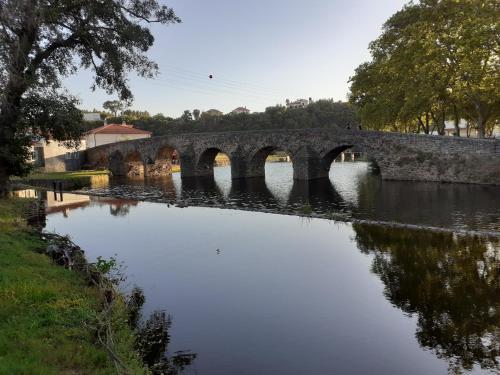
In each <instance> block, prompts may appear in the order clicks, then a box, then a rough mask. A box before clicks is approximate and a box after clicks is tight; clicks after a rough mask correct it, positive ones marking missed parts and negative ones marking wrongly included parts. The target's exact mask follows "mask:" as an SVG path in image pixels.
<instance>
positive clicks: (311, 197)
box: [46, 163, 500, 375]
mask: <svg viewBox="0 0 500 375" xmlns="http://www.w3.org/2000/svg"><path fill="white" fill-rule="evenodd" d="M267 171H268V172H269V171H270V172H272V173H268V176H269V177H268V178H267V180H266V181H265V182H264V181H255V182H253V183H246V184H243V183H238V184H231V181H230V179H229V174H228V170H227V168H217V170H216V178H215V180H213V181H208V182H200V181H198V182H194V183H193V182H189V183H187V182H183V183H182V182H181V181H180V179H179V178H178V176H174V177H173V178H172V179H163V180H156V181H148V182H147V183H146V184H145V183H144V182H143V181H115V182H113V183H112V185H111V186H109V187H104V188H100V189H96V190H93V191H92V193H93V194H100V195H107V196H98V197H96V196H88V195H71V194H64V196H62V197H61V196H59V195H56V196H55V197H54V196H53V195H52V193H48V196H47V199H48V200H47V205H48V208H47V210H48V213H49V215H48V217H47V225H46V230H48V231H55V232H57V233H61V234H69V235H70V236H71V237H72V239H73V240H74V241H75V242H76V243H78V244H79V245H80V246H81V247H82V248H84V249H85V250H86V252H87V256H88V257H89V258H90V259H91V260H92V259H95V258H96V257H97V256H105V257H109V256H113V255H115V254H116V257H117V258H118V259H119V260H120V261H122V262H123V263H124V264H125V265H126V267H127V268H126V273H127V275H128V284H127V285H126V286H125V287H131V286H133V285H138V286H140V287H142V288H143V289H144V291H145V294H146V297H147V302H146V306H145V312H146V313H148V312H151V311H153V310H157V309H165V310H167V311H168V312H169V313H170V314H171V315H172V317H173V326H172V330H171V335H172V343H171V345H170V350H171V351H176V350H191V351H193V352H196V353H198V358H197V359H196V360H195V362H194V364H193V365H192V366H191V367H190V368H189V369H188V371H187V373H195V374H223V375H224V374H402V373H404V374H447V373H449V372H451V373H460V372H464V373H478V374H479V373H488V374H490V373H500V367H499V362H500V242H499V240H498V238H493V237H490V238H478V237H476V238H473V237H463V236H456V235H453V234H452V233H433V232H431V231H428V230H420V231H415V230H409V229H394V228H389V227H384V226H377V225H365V224H349V223H342V222H338V221H332V220H326V219H322V218H304V217H299V216H294V215H290V214H291V213H292V214H293V213H301V212H302V213H304V212H305V213H311V212H313V213H319V214H323V215H325V217H326V215H330V216H332V215H344V216H345V217H347V218H352V217H354V218H370V219H374V220H386V221H400V222H404V223H411V224H424V225H432V226H440V227H447V228H453V229H463V228H465V229H474V230H484V231H498V230H499V228H500V220H499V217H500V202H499V200H498V196H499V195H498V194H499V190H498V188H491V187H490V188H488V187H478V186H475V187H471V186H466V185H439V184H416V183H401V182H387V181H380V180H379V179H378V178H376V177H373V176H370V175H369V174H367V173H366V165H364V164H353V163H351V164H349V163H345V164H339V165H335V166H334V168H333V171H332V176H331V177H332V178H331V181H332V182H331V183H327V184H322V185H310V184H307V185H305V186H304V185H297V184H294V183H293V182H292V179H291V169H290V168H289V167H288V166H287V165H272V166H268V167H267ZM109 195H115V196H119V197H121V199H118V198H115V197H109ZM137 197H140V198H141V199H147V200H153V201H155V202H144V201H138V200H137V199H136V198H137ZM54 198H55V199H54ZM61 198H62V199H61ZM61 200H62V201H61ZM170 203H175V204H177V205H172V204H170ZM186 205H187V207H184V206H186ZM179 206H181V207H179ZM200 206H213V207H200ZM228 208H233V209H228ZM262 211H265V212H262ZM306 211H307V212H306ZM279 212H282V213H287V215H282V214H279Z"/></svg>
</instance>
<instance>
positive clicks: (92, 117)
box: [83, 112, 101, 122]
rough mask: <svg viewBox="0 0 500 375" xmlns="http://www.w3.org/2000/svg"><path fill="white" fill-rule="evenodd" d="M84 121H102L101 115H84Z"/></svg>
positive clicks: (92, 113)
mask: <svg viewBox="0 0 500 375" xmlns="http://www.w3.org/2000/svg"><path fill="white" fill-rule="evenodd" d="M83 121H89V122H93V121H101V114H100V113H99V112H88V113H84V114H83Z"/></svg>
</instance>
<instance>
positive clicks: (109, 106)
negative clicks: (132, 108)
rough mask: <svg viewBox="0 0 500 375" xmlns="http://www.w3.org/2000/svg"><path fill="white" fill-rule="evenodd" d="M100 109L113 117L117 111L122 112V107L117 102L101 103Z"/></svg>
mask: <svg viewBox="0 0 500 375" xmlns="http://www.w3.org/2000/svg"><path fill="white" fill-rule="evenodd" d="M102 107H103V108H104V109H107V110H108V111H110V112H111V113H112V114H113V116H114V117H116V114H117V113H118V111H121V110H123V105H122V103H121V102H120V101H119V100H107V101H105V102H104V103H103V105H102Z"/></svg>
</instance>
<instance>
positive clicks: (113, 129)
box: [85, 123, 151, 148]
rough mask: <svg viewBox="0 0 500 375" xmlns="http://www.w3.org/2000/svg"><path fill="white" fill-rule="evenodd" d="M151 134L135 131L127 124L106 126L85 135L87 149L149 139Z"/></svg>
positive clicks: (144, 131) (139, 130)
mask: <svg viewBox="0 0 500 375" xmlns="http://www.w3.org/2000/svg"><path fill="white" fill-rule="evenodd" d="M150 137H151V132H149V131H146V130H142V129H136V128H134V125H129V124H125V123H123V124H121V125H120V124H106V125H103V126H100V127H98V128H95V129H92V130H90V131H88V132H87V133H85V141H86V145H87V148H91V147H97V146H101V145H105V144H108V143H115V142H123V141H129V140H132V139H141V138H150Z"/></svg>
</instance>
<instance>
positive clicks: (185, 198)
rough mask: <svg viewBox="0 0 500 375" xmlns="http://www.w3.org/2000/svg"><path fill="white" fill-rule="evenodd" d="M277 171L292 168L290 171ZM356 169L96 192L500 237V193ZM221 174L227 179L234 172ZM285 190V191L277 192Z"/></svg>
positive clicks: (129, 184)
mask: <svg viewBox="0 0 500 375" xmlns="http://www.w3.org/2000/svg"><path fill="white" fill-rule="evenodd" d="M360 166H362V165H360ZM276 167H277V168H278V167H279V168H281V167H283V168H285V166H284V165H280V166H276ZM344 169H347V168H344ZM348 169H356V170H357V171H356V172H350V173H344V172H342V173H344V174H345V175H344V176H340V175H337V177H336V178H335V176H334V177H333V178H334V180H333V181H334V182H332V180H330V179H319V180H312V181H300V180H292V179H291V178H290V180H287V179H286V177H284V180H285V182H284V183H282V181H277V180H273V181H272V182H269V181H267V182H266V180H265V179H264V178H248V179H238V180H230V179H229V177H228V176H227V174H225V176H226V177H225V178H224V177H221V179H219V178H183V179H181V178H179V176H175V177H172V176H165V177H161V178H148V179H142V178H141V179H112V181H111V184H110V186H109V187H108V188H99V189H93V190H90V191H89V192H90V193H91V194H97V195H100V196H106V195H111V196H115V197H122V198H126V199H138V200H146V201H155V202H164V203H168V204H173V205H177V206H180V207H186V206H203V207H217V208H229V209H240V210H250V211H260V212H270V213H278V214H289V215H300V216H302V215H307V216H309V215H310V216H315V217H322V218H328V219H331V218H334V219H340V220H352V219H358V220H372V221H384V222H397V223H405V224H412V225H421V226H432V227H440V228H453V229H458V230H483V231H500V203H499V202H498V200H497V197H498V194H500V190H499V188H498V187H495V186H480V185H464V184H454V185H442V184H438V183H432V182H429V183H426V182H407V181H384V180H381V179H380V178H378V177H377V176H374V175H371V174H370V173H366V172H363V168H355V167H354V166H352V167H351V166H349V168H348ZM220 171H221V173H222V172H226V171H228V168H222V169H221V170H220ZM274 173H278V171H274ZM354 174H357V177H354ZM342 179H343V180H344V181H348V182H351V181H356V182H355V183H350V184H348V185H342V184H340V185H339V183H337V182H338V181H335V180H342ZM286 181H288V182H286ZM268 183H271V185H268ZM279 183H280V184H281V185H280V189H276V185H278V184H279ZM269 187H272V189H270V188H269Z"/></svg>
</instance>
